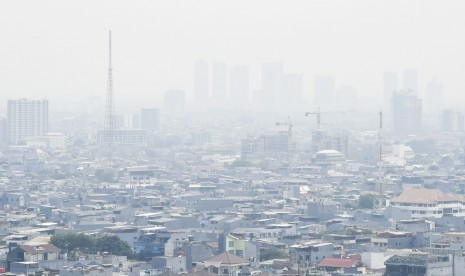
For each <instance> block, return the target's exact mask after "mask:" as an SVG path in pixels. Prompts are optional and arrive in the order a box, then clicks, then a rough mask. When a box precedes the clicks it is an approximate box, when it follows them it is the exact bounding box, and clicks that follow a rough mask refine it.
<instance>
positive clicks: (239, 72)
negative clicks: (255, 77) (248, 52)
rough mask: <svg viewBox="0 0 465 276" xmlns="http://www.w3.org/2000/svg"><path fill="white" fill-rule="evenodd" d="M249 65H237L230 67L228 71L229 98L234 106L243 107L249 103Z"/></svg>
mask: <svg viewBox="0 0 465 276" xmlns="http://www.w3.org/2000/svg"><path fill="white" fill-rule="evenodd" d="M249 90H250V84H249V66H247V65H238V66H234V67H233V68H231V72H230V73H229V98H230V99H231V101H232V102H233V104H235V105H236V107H243V106H244V105H247V104H248V103H249V93H250V91H249Z"/></svg>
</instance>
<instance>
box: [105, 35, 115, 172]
mask: <svg viewBox="0 0 465 276" xmlns="http://www.w3.org/2000/svg"><path fill="white" fill-rule="evenodd" d="M108 46H109V47H108V50H109V52H108V80H107V95H106V102H105V121H104V126H103V132H104V134H103V142H104V144H105V145H106V146H107V150H108V159H109V160H108V161H109V164H110V166H112V165H113V142H114V130H115V102H114V97H113V68H112V64H111V31H109V44H108Z"/></svg>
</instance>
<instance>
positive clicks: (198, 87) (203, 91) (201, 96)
mask: <svg viewBox="0 0 465 276" xmlns="http://www.w3.org/2000/svg"><path fill="white" fill-rule="evenodd" d="M208 71H209V70H208V63H207V62H206V61H203V60H198V61H196V62H195V63H194V101H195V102H198V103H199V102H200V103H205V102H206V101H207V100H208V94H209V92H208Z"/></svg>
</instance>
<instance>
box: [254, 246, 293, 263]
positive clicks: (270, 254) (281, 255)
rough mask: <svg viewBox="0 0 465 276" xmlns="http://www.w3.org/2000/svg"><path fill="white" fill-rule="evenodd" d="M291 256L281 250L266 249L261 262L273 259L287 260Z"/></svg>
mask: <svg viewBox="0 0 465 276" xmlns="http://www.w3.org/2000/svg"><path fill="white" fill-rule="evenodd" d="M288 257H289V256H288V255H287V253H286V252H285V251H284V250H279V249H274V248H270V249H265V250H263V251H262V252H261V253H260V261H262V262H263V261H267V260H273V259H287V258H288Z"/></svg>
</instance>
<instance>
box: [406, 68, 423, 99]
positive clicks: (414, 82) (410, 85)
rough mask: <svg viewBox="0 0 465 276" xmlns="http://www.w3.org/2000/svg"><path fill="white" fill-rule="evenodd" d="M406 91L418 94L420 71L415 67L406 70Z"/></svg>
mask: <svg viewBox="0 0 465 276" xmlns="http://www.w3.org/2000/svg"><path fill="white" fill-rule="evenodd" d="M403 89H404V90H405V91H413V92H414V93H415V94H416V95H419V94H418V72H417V71H416V70H413V69H405V70H404V87H403Z"/></svg>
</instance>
